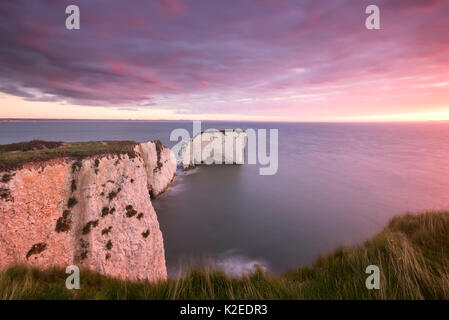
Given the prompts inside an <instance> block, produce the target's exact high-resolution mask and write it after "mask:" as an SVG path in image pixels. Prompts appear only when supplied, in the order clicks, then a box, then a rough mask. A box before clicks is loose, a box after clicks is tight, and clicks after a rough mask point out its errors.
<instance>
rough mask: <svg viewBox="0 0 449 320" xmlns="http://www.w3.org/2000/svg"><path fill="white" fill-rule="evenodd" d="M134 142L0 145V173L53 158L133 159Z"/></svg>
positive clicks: (34, 142) (47, 142) (43, 142)
mask: <svg viewBox="0 0 449 320" xmlns="http://www.w3.org/2000/svg"><path fill="white" fill-rule="evenodd" d="M136 144H137V143H136V142H134V141H95V142H94V141H89V142H51V141H41V140H33V141H29V142H18V143H12V144H6V145H0V171H6V170H12V169H18V168H20V167H21V166H22V165H23V164H24V163H27V162H33V161H45V160H50V159H55V158H63V157H68V158H73V159H81V158H84V157H89V156H95V155H104V154H128V155H129V156H130V157H134V151H133V149H134V146H135V145H136Z"/></svg>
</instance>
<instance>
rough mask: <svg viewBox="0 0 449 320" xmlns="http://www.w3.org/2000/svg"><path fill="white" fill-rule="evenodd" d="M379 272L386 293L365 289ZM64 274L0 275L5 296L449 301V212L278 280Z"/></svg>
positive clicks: (392, 229)
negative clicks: (68, 282) (70, 285)
mask: <svg viewBox="0 0 449 320" xmlns="http://www.w3.org/2000/svg"><path fill="white" fill-rule="evenodd" d="M368 265H377V266H379V268H380V270H381V282H380V284H381V288H380V290H367V289H366V287H365V280H366V277H367V276H368V275H367V274H365V268H366V267H367V266H368ZM66 276H67V275H66V274H65V273H64V271H63V270H61V269H49V270H46V271H38V270H36V269H30V268H27V267H23V266H16V267H12V268H10V269H8V270H6V271H3V272H1V273H0V298H2V299H449V213H447V212H433V213H430V212H429V213H424V214H420V215H410V214H408V215H405V216H402V217H396V218H393V219H392V220H391V222H390V223H389V225H388V226H387V227H386V228H385V229H384V230H383V231H382V232H380V233H379V234H377V235H376V236H374V237H373V238H372V239H371V240H368V241H366V242H365V243H364V244H362V245H360V246H358V247H351V248H341V249H339V250H336V251H335V252H333V253H332V254H330V255H328V256H326V257H322V258H320V259H318V261H317V262H316V263H315V264H314V265H313V266H312V267H310V268H309V267H302V268H299V269H297V270H295V271H291V272H288V273H285V274H283V275H279V276H274V275H268V274H265V273H263V272H262V271H258V272H256V273H255V274H253V275H252V276H249V277H244V278H241V279H233V278H230V277H228V276H226V275H224V274H223V273H222V272H220V271H214V270H212V271H205V270H200V269H193V270H191V271H190V272H189V273H188V274H187V275H185V276H184V277H182V278H180V279H179V280H172V279H170V280H168V281H164V282H161V283H158V284H150V283H147V282H130V281H120V280H117V279H113V278H108V277H105V276H101V275H99V274H96V273H93V272H89V271H83V272H82V273H81V289H80V290H72V291H70V290H67V289H66V288H65V279H66Z"/></svg>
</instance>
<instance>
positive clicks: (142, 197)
mask: <svg viewBox="0 0 449 320" xmlns="http://www.w3.org/2000/svg"><path fill="white" fill-rule="evenodd" d="M134 151H135V153H134V155H129V154H120V155H114V154H110V155H108V154H106V155H102V156H92V157H88V158H85V159H82V160H73V159H70V158H57V159H52V160H47V161H44V162H29V163H25V164H24V165H23V167H22V168H20V169H17V170H12V171H7V172H6V171H5V172H0V268H1V269H4V268H6V267H8V266H9V265H11V264H14V263H25V264H29V265H33V266H37V267H42V268H48V267H49V266H60V267H63V268H65V267H67V266H69V265H73V264H75V265H77V266H79V267H81V268H82V267H85V268H89V269H91V270H94V271H97V272H100V273H103V274H105V275H109V276H114V277H119V278H126V279H132V280H137V279H146V280H150V281H158V280H162V279H166V277H167V271H166V265H165V254H164V246H163V239H162V233H161V231H160V228H159V223H158V220H157V216H156V212H155V211H154V209H153V206H152V203H151V199H150V196H149V191H150V193H153V194H154V195H159V194H160V193H161V192H163V190H165V189H166V188H167V187H168V185H169V183H170V182H171V181H172V180H173V178H174V177H175V171H176V163H175V162H174V161H171V160H170V159H174V156H173V154H172V152H171V151H170V150H169V149H168V148H165V147H163V146H162V144H161V143H160V142H148V143H143V144H139V145H136V147H135V148H134Z"/></svg>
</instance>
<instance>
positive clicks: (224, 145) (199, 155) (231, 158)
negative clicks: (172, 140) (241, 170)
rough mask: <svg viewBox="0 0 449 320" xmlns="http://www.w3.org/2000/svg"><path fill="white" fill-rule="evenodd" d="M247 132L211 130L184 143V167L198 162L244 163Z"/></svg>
mask: <svg viewBox="0 0 449 320" xmlns="http://www.w3.org/2000/svg"><path fill="white" fill-rule="evenodd" d="M246 143H247V134H246V132H244V131H242V130H210V131H205V132H202V133H201V134H198V135H196V136H195V137H194V138H193V139H190V140H189V141H186V142H184V143H183V145H182V148H181V152H180V157H181V162H182V166H183V168H184V169H190V168H193V167H195V165H198V164H243V163H244V157H245V148H246Z"/></svg>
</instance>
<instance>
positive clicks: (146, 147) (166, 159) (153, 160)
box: [138, 140, 177, 197]
mask: <svg viewBox="0 0 449 320" xmlns="http://www.w3.org/2000/svg"><path fill="white" fill-rule="evenodd" d="M138 150H139V152H140V154H141V155H142V159H143V163H144V164H145V171H146V173H147V182H148V190H149V192H150V194H151V196H152V197H157V196H159V195H161V194H163V193H164V192H165V191H166V190H167V188H168V187H169V186H170V183H171V182H172V181H173V180H174V179H175V178H176V167H177V165H176V158H175V155H174V154H173V152H172V151H171V150H170V149H169V148H166V147H164V146H163V145H162V142H160V141H159V140H156V141H154V142H147V143H141V144H139V147H138Z"/></svg>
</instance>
